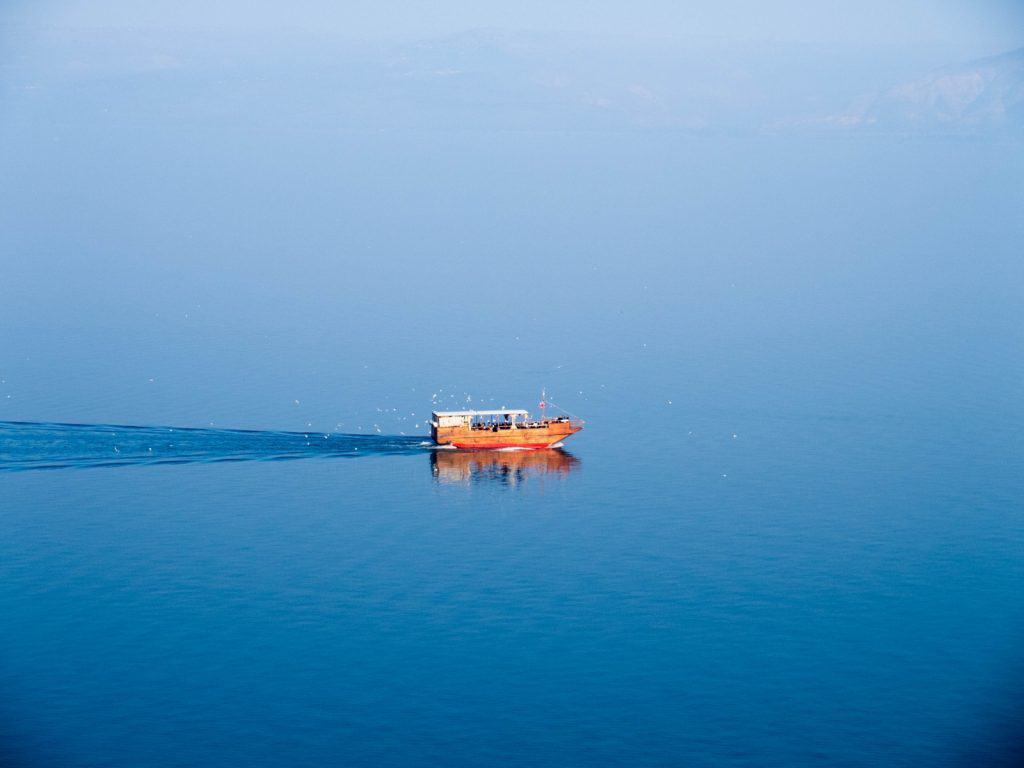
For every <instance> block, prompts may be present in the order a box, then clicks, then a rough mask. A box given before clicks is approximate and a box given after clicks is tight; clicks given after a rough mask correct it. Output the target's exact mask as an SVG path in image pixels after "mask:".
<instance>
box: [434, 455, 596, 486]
mask: <svg viewBox="0 0 1024 768" xmlns="http://www.w3.org/2000/svg"><path fill="white" fill-rule="evenodd" d="M579 465H580V460H579V459H577V458H576V457H575V456H573V455H572V454H571V453H568V452H566V451H563V450H561V449H560V448H548V449H545V450H539V451H505V450H497V451H494V450H483V451H447V450H440V451H432V452H431V454H430V469H431V471H432V472H433V474H434V479H435V480H436V481H437V482H439V483H450V484H463V485H469V484H470V483H474V482H476V483H479V482H496V483H500V484H502V485H517V484H519V483H521V482H523V481H525V480H527V479H528V478H530V477H543V476H546V475H556V476H562V475H568V474H569V473H570V472H572V471H573V470H574V469H577V468H579Z"/></svg>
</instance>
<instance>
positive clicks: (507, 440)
mask: <svg viewBox="0 0 1024 768" xmlns="http://www.w3.org/2000/svg"><path fill="white" fill-rule="evenodd" d="M581 429H583V427H582V425H580V424H579V423H578V422H570V421H548V422H543V423H542V424H541V425H539V426H535V427H527V426H517V427H515V428H510V427H507V426H502V427H499V428H498V429H474V428H471V427H434V428H433V429H432V430H431V435H430V436H431V437H432V438H433V440H434V442H435V443H437V444H438V445H451V446H454V447H455V448H467V449H481V448H489V449H497V448H527V449H530V450H539V449H541V448H550V447H551V446H552V445H554V444H555V443H558V442H560V441H562V440H564V439H565V438H567V437H569V435H574V434H576V433H577V432H579V431H580V430H581Z"/></svg>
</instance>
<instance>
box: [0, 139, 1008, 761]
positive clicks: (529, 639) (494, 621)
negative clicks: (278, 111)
mask: <svg viewBox="0 0 1024 768" xmlns="http://www.w3.org/2000/svg"><path fill="white" fill-rule="evenodd" d="M5 130H6V132H7V135H8V138H9V139H10V140H11V141H14V142H15V144H14V146H29V145H30V144H31V142H32V141H33V140H34V139H33V137H32V136H31V135H30V133H31V132H30V130H29V128H28V127H25V128H24V130H23V131H22V129H19V128H18V126H17V125H16V124H14V123H12V124H10V125H8V126H7V127H6V128H5ZM55 130H56V129H55ZM61 130H63V129H61ZM78 130H79V131H81V132H83V133H84V134H87V135H84V136H83V135H79V136H78V137H77V138H75V139H73V140H71V139H68V140H66V141H63V142H52V143H51V144H52V145H51V146H50V147H49V150H48V152H47V153H37V154H32V155H31V156H28V155H25V156H23V155H16V154H15V153H13V152H12V153H9V154H8V155H6V156H5V162H6V163H7V166H8V167H9V168H11V169H13V171H12V172H15V178H16V179H17V181H18V186H17V191H16V192H0V197H3V199H4V201H5V206H6V213H5V214H4V217H5V218H4V222H6V233H7V234H6V236H5V239H4V243H5V254H6V255H5V256H4V280H3V282H2V283H0V299H2V301H0V322H2V324H3V330H2V333H0V345H2V348H0V353H2V354H0V422H2V423H0V691H2V698H0V744H2V746H0V762H2V763H4V764H5V765H7V764H9V765H12V766H43V765H46V766H65V767H67V768H86V767H89V768H92V767H96V768H100V767H103V768H108V767H109V768H115V767H116V768H121V767H126V768H127V767H131V768H138V767H140V766H153V767H160V768H163V767H167V768H170V767H172V766H174V767H178V766H180V767H182V768H185V767H189V768H205V767H206V766H210V767H213V766H253V767H257V766H268V767H269V766H329V765H337V766H487V765H516V766H559V767H560V768H561V767H564V766H609V765H628V766H701V767H702V766H708V767H709V768H711V767H714V768H719V767H725V766H786V767H787V768H792V767H794V766H819V765H830V766H831V765H835V766H879V765H886V766H929V767H934V766H967V765H972V766H973V765H1016V764H1018V763H1019V761H1020V760H1021V759H1022V757H1024V743H1022V737H1024V730H1022V727H1021V717H1022V714H1024V602H1022V599H1021V595H1022V594H1024V505H1022V499H1024V453H1022V448H1024V440H1022V433H1021V429H1022V424H1024V420H1022V417H1024V408H1022V405H1021V402H1022V400H1021V396H1022V395H1024V388H1022V381H1024V378H1022V375H1024V354H1022V349H1024V347H1022V342H1024V322H1022V321H1024V316H1022V312H1021V306H1022V304H1021V298H1022V287H1024V265H1022V261H1021V248H1020V244H1021V242H1024V218H1022V217H1021V216H1020V211H1021V210H1024V185H1022V184H1021V179H1024V160H1022V157H1024V154H1022V153H1021V152H1020V151H1019V149H1020V146H1019V144H1013V143H1012V142H1010V143H1000V142H988V141H984V142H983V141H973V140H966V139H964V140H954V139H927V140H917V141H911V140H908V139H906V138H902V137H898V136H895V137H873V138H836V137H804V138H801V139H794V138H792V137H785V138H784V137H776V136H759V137H754V138H750V137H747V138H743V139H739V138H735V137H729V136H713V137H697V136H692V135H684V134H674V133H670V132H666V133H656V132H652V133H647V134H644V133H629V134H626V133H621V134H616V133H607V134H605V133H593V134H589V133H576V134H563V133H557V132H552V133H528V132H520V133H516V132H510V133H509V134H508V135H504V136H502V135H491V134H488V135H481V134H475V133H472V132H467V133H466V134H460V133H458V132H449V133H445V132H437V133H426V134H422V133H416V134H413V133H410V134H401V135H386V136H379V135H366V134H359V135H345V136H341V137H338V136H334V135H333V134H332V135H331V136H326V135H318V134H315V133H310V134H309V135H308V136H306V137H305V140H304V141H301V142H296V143H295V144H294V145H289V146H288V147H287V150H285V149H284V148H282V146H281V144H280V142H279V140H278V138H276V137H275V136H274V135H273V133H272V131H270V130H269V129H267V128H266V127H265V126H262V127H261V126H254V127H253V128H252V130H251V131H249V132H247V133H245V134H244V135H241V136H240V135H238V134H237V133H234V134H230V135H229V134H227V133H221V132H218V130H217V129H216V127H213V128H209V129H199V128H196V129H195V130H193V131H192V132H191V133H189V134H188V135H184V134H181V133H174V132H172V131H167V132H166V133H162V132H161V130H160V129H159V128H154V127H152V126H150V127H149V130H148V133H146V134H145V135H144V136H143V137H142V138H140V137H139V135H138V134H136V133H134V132H133V131H132V126H131V125H128V126H127V127H123V129H113V128H112V129H110V130H106V129H104V130H101V129H100V127H96V126H92V127H90V126H79V127H78ZM19 131H21V132H20V133H19ZM90 131H91V132H90ZM58 132H59V131H58ZM62 135H66V134H62ZM12 137H13V138H12ZM47 140H48V141H49V139H47ZM18 142H20V144H18ZM85 145H88V146H89V147H90V148H91V150H90V151H89V152H85V153H83V152H81V151H80V150H81V147H82V146H85ZM8 146H11V145H10V144H9V145H8ZM26 158H27V159H26ZM55 177H59V178H60V179H61V184H60V185H59V186H57V187H53V186H48V182H46V181H44V180H45V179H48V178H49V179H52V178H55ZM115 177H116V178H118V179H121V180H129V181H127V182H126V183H125V184H124V185H122V186H117V185H114V186H103V182H104V180H109V179H110V178H115ZM97 184H100V185H101V186H102V193H99V192H97V190H98V189H99V187H97ZM542 388H546V391H547V395H548V396H549V398H550V400H551V401H552V402H553V403H555V404H556V405H557V406H558V407H560V408H564V409H565V410H567V411H569V412H571V413H573V414H574V415H576V416H579V417H582V418H584V419H585V420H586V428H585V429H584V431H583V432H582V433H580V434H578V435H576V436H573V437H572V438H571V439H569V440H567V441H566V443H565V445H564V447H563V448H561V449H558V450H553V451H545V452H540V453H523V452H515V451H504V452H493V453H463V452H452V451H438V450H435V449H434V448H433V447H432V446H430V445H429V444H428V438H427V434H428V430H427V427H426V421H425V419H426V417H427V415H428V414H429V412H430V411H431V410H439V409H445V410H448V409H456V408H476V407H491V408H494V407H501V406H507V407H518V408H528V409H531V410H533V411H534V412H536V405H537V401H538V400H539V398H540V394H541V390H542Z"/></svg>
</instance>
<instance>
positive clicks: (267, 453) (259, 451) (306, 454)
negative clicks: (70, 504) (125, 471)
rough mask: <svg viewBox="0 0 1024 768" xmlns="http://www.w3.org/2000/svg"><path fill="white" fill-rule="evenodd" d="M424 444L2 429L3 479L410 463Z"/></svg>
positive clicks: (307, 435) (172, 430)
mask: <svg viewBox="0 0 1024 768" xmlns="http://www.w3.org/2000/svg"><path fill="white" fill-rule="evenodd" d="M431 448H433V445H432V444H431V443H430V442H429V440H427V439H426V438H425V437H421V436H406V435H360V434H339V433H323V432H275V431H261V430H245V429H197V428H190V427H144V426H132V425H124V424H62V423H55V422H25V421H0V472H18V471H24V470H32V469H85V468H90V467H121V466H132V465H154V464H192V463H215V462H230V461H285V460H289V459H308V458H317V457H319V458H326V457H344V458H355V457H358V456H381V455H410V454H416V453H422V452H423V451H424V450H430V449H431Z"/></svg>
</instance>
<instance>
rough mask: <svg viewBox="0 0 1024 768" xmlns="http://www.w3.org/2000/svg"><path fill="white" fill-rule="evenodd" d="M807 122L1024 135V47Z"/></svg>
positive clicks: (886, 129) (936, 74)
mask: <svg viewBox="0 0 1024 768" xmlns="http://www.w3.org/2000/svg"><path fill="white" fill-rule="evenodd" d="M802 124H803V125H805V126H827V127H830V128H836V129H845V130H875V131H884V132H890V131H897V132H915V133H918V132H929V133H934V132H939V133H977V132H1008V133H1021V132H1024V48H1021V49H1018V50H1016V51H1011V52H1009V53H1005V54H1002V55H1000V56H993V57H990V58H985V59H978V60H976V61H972V62H969V63H967V64H963V65H961V66H955V67H946V68H943V69H939V70H936V71H934V72H932V73H930V74H927V75H925V76H924V77H921V78H919V79H916V80H911V81H909V82H905V83H902V84H900V85H896V86H894V87H892V88H889V89H887V90H884V91H881V92H878V93H873V94H869V95H866V96H863V97H861V98H859V99H856V100H855V101H854V103H853V104H852V105H851V106H850V107H849V109H847V110H846V111H845V112H842V113H839V114H836V115H831V116H828V117H825V118H820V119H812V120H808V121H802Z"/></svg>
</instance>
